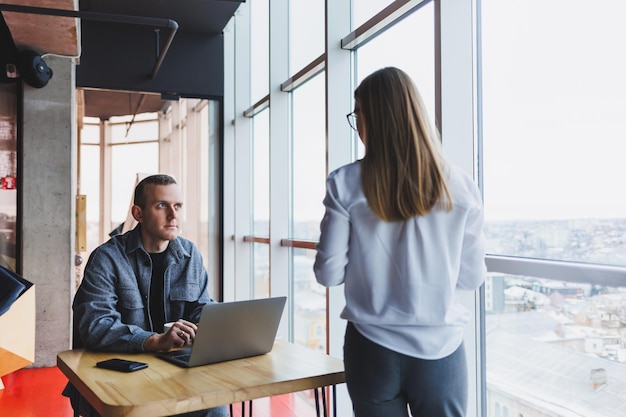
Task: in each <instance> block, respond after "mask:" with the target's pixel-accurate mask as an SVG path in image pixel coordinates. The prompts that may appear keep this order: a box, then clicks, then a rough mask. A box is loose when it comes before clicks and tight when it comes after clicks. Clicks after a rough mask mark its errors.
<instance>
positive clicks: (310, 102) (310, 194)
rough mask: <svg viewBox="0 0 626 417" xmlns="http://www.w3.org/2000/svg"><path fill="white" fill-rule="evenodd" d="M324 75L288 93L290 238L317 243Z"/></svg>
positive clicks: (321, 209) (322, 164)
mask: <svg viewBox="0 0 626 417" xmlns="http://www.w3.org/2000/svg"><path fill="white" fill-rule="evenodd" d="M324 81H325V78H324V73H321V74H319V75H317V76H315V77H314V78H313V79H311V80H310V81H309V82H307V83H305V84H303V85H302V86H300V87H299V88H298V89H296V90H294V92H293V93H292V100H293V101H292V103H293V168H292V169H293V175H292V178H293V183H292V188H293V191H292V195H293V224H292V230H291V236H292V238H294V239H306V240H317V239H318V238H319V232H320V231H319V222H320V219H321V218H322V217H323V216H324V206H323V204H322V201H323V200H324V194H325V191H326V139H325V138H326V135H325V123H326V122H325V121H326V117H325V113H324V108H325V94H324V91H325V89H324ZM346 113H347V112H346Z"/></svg>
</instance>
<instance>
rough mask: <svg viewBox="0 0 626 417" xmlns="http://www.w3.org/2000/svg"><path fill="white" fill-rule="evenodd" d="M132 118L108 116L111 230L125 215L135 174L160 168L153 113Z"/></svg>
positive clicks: (156, 127)
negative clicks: (135, 119)
mask: <svg viewBox="0 0 626 417" xmlns="http://www.w3.org/2000/svg"><path fill="white" fill-rule="evenodd" d="M131 120H132V117H131V116H127V117H120V118H111V121H110V122H107V125H108V126H109V127H110V129H111V145H110V146H111V166H113V167H115V169H113V170H112V171H111V176H112V178H111V191H112V192H111V226H110V231H113V230H114V229H115V228H117V227H118V226H119V225H120V224H122V223H124V221H125V220H126V218H127V217H128V212H129V211H128V210H129V208H130V205H131V204H132V197H133V190H134V188H135V181H136V179H137V174H138V173H148V174H152V173H155V172H158V171H159V143H158V139H159V136H158V122H157V120H156V117H155V115H151V116H149V119H147V120H146V121H142V122H137V123H136V124H135V123H134V122H133V123H132V124H131Z"/></svg>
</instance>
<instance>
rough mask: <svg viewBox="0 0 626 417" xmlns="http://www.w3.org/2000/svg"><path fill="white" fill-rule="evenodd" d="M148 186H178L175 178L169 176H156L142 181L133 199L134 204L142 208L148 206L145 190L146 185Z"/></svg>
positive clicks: (136, 188)
mask: <svg viewBox="0 0 626 417" xmlns="http://www.w3.org/2000/svg"><path fill="white" fill-rule="evenodd" d="M148 184H155V185H170V184H176V180H175V179H174V177H172V176H170V175H167V174H155V175H150V176H148V177H146V178H144V179H142V180H141V181H140V182H139V184H137V186H136V187H135V197H134V199H133V204H135V205H137V206H139V207H141V208H143V207H144V205H145V204H146V196H145V189H146V185H148Z"/></svg>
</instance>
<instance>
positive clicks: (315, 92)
mask: <svg viewBox="0 0 626 417" xmlns="http://www.w3.org/2000/svg"><path fill="white" fill-rule="evenodd" d="M324 82H325V76H324V73H322V74H320V75H317V76H316V77H314V78H313V79H311V80H310V81H309V82H307V83H305V84H303V85H302V86H300V87H299V88H298V89H296V90H294V92H293V93H292V100H293V101H292V104H293V174H292V180H293V183H292V189H293V191H292V195H293V202H292V204H293V218H292V222H293V223H292V225H291V227H292V230H291V236H292V238H294V239H303V240H317V239H318V238H319V222H320V219H321V218H322V217H323V215H324V208H323V204H322V201H323V200H324V194H325V189H326V187H325V185H326V140H325V137H326V136H325V123H326V122H325V120H326V118H325V112H324V108H325V94H324V91H325V88H324ZM290 254H291V263H292V264H291V275H292V279H293V300H294V303H293V304H294V317H293V326H294V341H295V342H296V343H299V344H302V345H304V346H308V347H309V348H311V349H316V350H321V351H325V349H326V290H325V288H324V287H322V286H321V285H319V284H318V283H317V281H316V280H315V275H314V274H313V262H314V260H315V251H314V250H306V249H297V248H294V249H292V250H291V253H290Z"/></svg>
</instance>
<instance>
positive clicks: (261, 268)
mask: <svg viewBox="0 0 626 417" xmlns="http://www.w3.org/2000/svg"><path fill="white" fill-rule="evenodd" d="M252 251H253V252H254V258H253V263H254V265H253V271H254V288H253V294H254V298H266V297H269V296H270V245H268V244H266V243H256V242H255V243H253V244H252Z"/></svg>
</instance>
